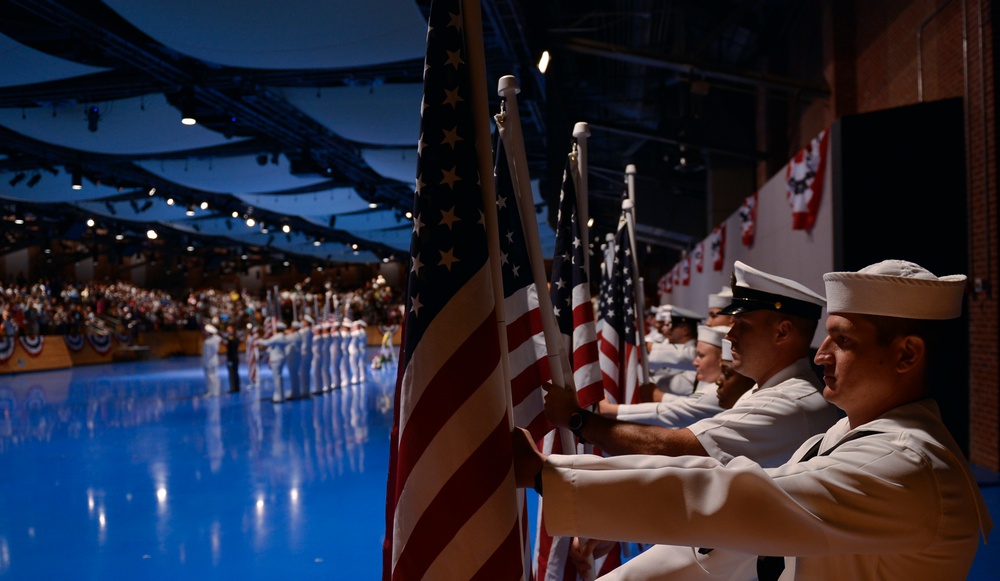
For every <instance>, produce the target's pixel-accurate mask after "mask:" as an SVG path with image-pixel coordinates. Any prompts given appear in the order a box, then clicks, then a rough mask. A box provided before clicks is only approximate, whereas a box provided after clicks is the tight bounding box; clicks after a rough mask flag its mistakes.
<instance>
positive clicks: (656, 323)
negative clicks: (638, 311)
mask: <svg viewBox="0 0 1000 581" xmlns="http://www.w3.org/2000/svg"><path fill="white" fill-rule="evenodd" d="M663 306H664V307H667V306H668V305H663ZM660 308H661V307H652V308H650V309H649V311H648V316H647V318H646V321H648V322H649V323H648V325H647V329H648V332H647V333H646V338H645V340H646V349H647V350H652V349H653V345H654V344H656V343H663V342H664V341H666V340H667V336H666V335H664V334H663V329H661V327H662V326H663V323H664V322H665V321H667V319H668V317H667V315H666V314H664V315H663V316H662V319H661V317H660Z"/></svg>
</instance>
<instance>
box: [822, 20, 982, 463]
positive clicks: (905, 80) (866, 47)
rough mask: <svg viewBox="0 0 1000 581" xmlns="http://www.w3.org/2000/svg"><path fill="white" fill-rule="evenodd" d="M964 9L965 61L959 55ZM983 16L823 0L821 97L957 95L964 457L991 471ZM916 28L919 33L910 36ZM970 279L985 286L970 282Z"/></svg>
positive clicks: (856, 101) (856, 106)
mask: <svg viewBox="0 0 1000 581" xmlns="http://www.w3.org/2000/svg"><path fill="white" fill-rule="evenodd" d="M941 6H943V7H942V8H940V10H939V7H941ZM963 9H964V11H965V15H964V16H965V18H964V21H965V22H964V24H965V32H966V35H967V43H965V46H966V47H967V55H968V60H967V61H966V62H963V53H964V52H965V51H964V50H963ZM992 20H993V15H992V13H991V4H990V3H989V2H987V1H985V0H964V1H952V2H947V3H943V2H941V1H940V0H917V1H912V0H880V1H879V2H870V1H866V0H855V2H853V3H850V2H843V3H839V2H837V3H828V4H827V7H826V13H825V20H824V27H825V36H826V40H825V42H824V50H825V52H826V56H827V66H826V70H825V75H826V78H827V81H828V82H829V84H830V86H831V87H832V90H833V93H832V95H831V99H830V101H831V110H832V112H833V114H834V116H835V117H842V116H844V115H850V114H854V113H864V112H869V111H877V110H881V109H888V108H893V107H899V106H903V105H910V104H914V103H918V102H921V101H925V102H926V101H934V100H940V99H945V98H950V97H964V98H965V104H966V114H965V115H966V136H967V138H966V139H967V141H966V143H967V148H966V150H967V154H966V159H967V166H968V171H967V181H968V188H967V196H968V202H969V209H970V212H969V214H970V218H969V220H970V223H969V232H970V237H971V239H970V240H969V257H970V261H969V264H967V265H964V271H965V272H966V273H967V274H969V276H970V279H972V281H970V293H969V300H968V307H969V324H970V325H969V326H970V336H969V345H970V354H969V355H970V357H969V361H970V370H969V375H970V385H969V400H970V408H971V409H970V426H969V433H970V442H969V453H970V459H971V461H972V462H974V463H976V464H979V465H981V466H985V467H988V468H991V469H993V470H998V469H1000V451H998V444H1000V421H998V410H1000V402H998V392H1000V369H998V367H1000V365H998V360H1000V348H998V317H997V298H998V296H1000V287H998V286H997V285H998V282H1000V281H998V279H997V270H998V264H1000V256H998V255H1000V251H998V250H1000V249H998V246H997V227H998V224H1000V220H998V215H997V207H996V191H997V184H996V163H997V161H996V120H995V113H996V111H995V98H994V82H993V79H994V74H993V73H994V61H993V35H992V29H993V27H992ZM919 31H922V34H921V36H920V37H919V39H918V32H919ZM966 71H967V74H966ZM921 81H922V82H921ZM929 129H930V130H933V128H929ZM886 146H887V147H891V146H892V143H891V136H887V139H886ZM958 189H959V188H956V190H958ZM940 195H941V203H947V200H948V198H949V196H954V195H960V193H959V192H958V191H956V192H941V193H940ZM928 234H929V235H938V236H941V235H947V234H946V233H944V232H934V233H928ZM959 269H963V265H956V271H958V270H959ZM938 274H951V273H938ZM976 279H979V280H980V281H981V283H982V285H983V287H984V290H982V291H975V290H974V287H975V280H976Z"/></svg>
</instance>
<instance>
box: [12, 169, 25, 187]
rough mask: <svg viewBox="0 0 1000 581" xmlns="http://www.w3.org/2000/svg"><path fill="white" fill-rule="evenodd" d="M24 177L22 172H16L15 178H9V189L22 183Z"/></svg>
mask: <svg viewBox="0 0 1000 581" xmlns="http://www.w3.org/2000/svg"><path fill="white" fill-rule="evenodd" d="M24 177H25V176H24V172H23V171H22V172H18V173H17V175H16V176H14V177H12V178H10V187H14V186H16V185H17V184H19V183H21V182H22V181H24Z"/></svg>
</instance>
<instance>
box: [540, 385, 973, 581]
mask: <svg viewBox="0 0 1000 581" xmlns="http://www.w3.org/2000/svg"><path fill="white" fill-rule="evenodd" d="M858 436H860V437H858ZM820 441H821V442H822V444H821V446H820V448H819V453H820V455H818V456H816V457H813V458H811V459H808V460H805V461H801V462H799V461H798V460H799V459H800V458H801V457H802V456H803V455H804V454H806V452H807V451H808V450H810V449H811V448H812V447H813V446H814V444H815V443H816V442H820ZM838 444H839V445H838ZM542 477H543V489H544V493H545V526H546V528H547V530H548V531H549V532H550V533H551V534H553V535H562V536H571V535H578V536H581V537H586V538H599V539H623V540H628V541H635V542H643V543H667V544H670V543H672V544H682V543H683V544H688V545H700V546H708V547H714V548H715V550H714V551H712V553H711V555H716V554H717V553H718V555H717V556H718V557H720V558H724V557H726V556H727V555H732V556H733V557H735V558H738V557H739V554H740V553H742V554H743V555H745V556H747V558H749V559H753V560H756V556H757V555H789V556H790V557H789V558H787V559H786V563H787V566H786V568H785V571H784V573H783V574H782V577H781V579H793V578H794V579H810V580H812V579H819V580H822V579H830V580H837V581H840V580H843V579H906V580H908V581H909V580H928V581H930V580H940V579H964V578H965V576H966V574H967V573H968V571H969V568H970V567H971V565H972V561H973V558H974V556H975V553H976V549H977V547H978V543H979V538H980V531H981V532H982V536H983V537H984V538H985V537H986V536H988V534H989V531H990V530H991V529H992V521H991V519H990V516H989V513H988V512H987V510H986V506H985V502H984V501H983V499H982V496H981V494H980V492H979V489H978V488H977V486H976V483H975V482H976V481H975V478H974V477H973V475H972V474H971V472H970V470H969V468H968V464H967V463H966V461H965V459H964V456H963V455H962V452H961V450H960V449H959V447H958V445H957V444H956V443H955V441H954V439H953V438H952V437H951V434H949V433H948V430H947V429H946V428H945V426H944V424H943V422H942V421H941V417H940V413H939V411H938V408H937V404H935V403H934V402H933V401H930V400H922V401H918V402H915V403H911V404H907V405H903V406H900V407H897V408H895V409H893V410H891V411H889V412H888V413H886V414H883V415H882V416H881V417H880V418H878V419H876V420H874V421H871V422H869V423H867V424H865V425H862V426H859V427H858V428H856V429H854V430H851V429H850V428H849V425H848V422H847V419H846V418H845V419H844V420H842V421H840V422H839V423H837V425H835V426H834V427H832V428H831V429H830V430H829V431H827V432H826V433H825V434H824V435H818V436H815V437H813V438H811V439H809V440H808V441H807V442H806V443H805V444H803V445H802V446H801V447H800V448H799V449H798V451H797V452H796V453H795V455H794V456H793V457H792V459H791V461H790V462H789V463H787V464H785V465H783V466H780V467H777V468H771V469H763V468H761V467H760V466H759V465H758V464H756V463H754V462H752V461H750V460H749V459H747V458H742V457H741V458H736V459H734V460H732V461H731V462H729V464H727V465H723V464H722V463H720V462H719V461H718V460H716V459H714V458H703V457H696V456H683V457H679V458H668V457H663V456H635V455H633V456H617V457H613V458H599V457H597V456H588V455H577V456H552V457H550V459H549V461H548V462H546V465H545V467H544V468H543V470H542ZM595 506H599V507H601V508H600V510H594V508H593V507H595ZM651 507H655V510H651ZM658 548H659V547H654V548H653V549H650V551H654V550H656V549H658ZM687 550H688V551H690V550H691V549H690V548H688V549H687ZM650 551H648V552H647V553H644V554H643V555H640V556H639V557H637V558H635V559H633V560H632V561H630V562H629V563H626V564H625V565H623V566H622V567H621V568H619V569H618V570H616V571H615V572H614V573H612V575H611V576H609V577H607V578H608V579H634V578H641V579H657V578H663V577H660V576H658V575H659V574H660V573H661V572H662V571H663V569H662V567H661V563H659V562H658V560H657V559H656V557H657V555H656V553H652V552H650ZM647 554H648V555H649V556H648V557H647V556H646V555H647ZM644 569H649V570H648V571H647V570H644ZM670 578H671V579H674V578H679V577H670ZM704 578H708V577H704Z"/></svg>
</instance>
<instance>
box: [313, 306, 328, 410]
mask: <svg viewBox="0 0 1000 581" xmlns="http://www.w3.org/2000/svg"><path fill="white" fill-rule="evenodd" d="M313 329H315V332H314V333H313V366H312V392H313V393H314V394H316V393H323V392H324V391H326V390H327V389H329V388H328V387H327V386H328V385H329V383H328V382H329V379H330V372H329V371H327V372H326V373H323V368H324V366H325V365H329V363H330V348H329V347H330V336H329V335H328V334H327V324H326V322H325V321H320V322H319V323H316V324H315V325H313Z"/></svg>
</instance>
